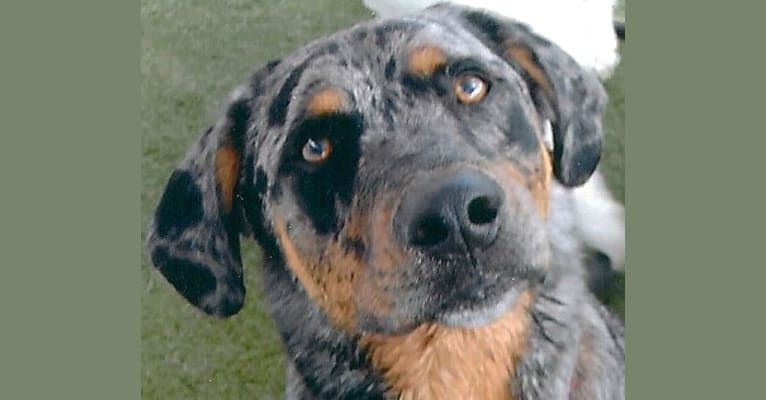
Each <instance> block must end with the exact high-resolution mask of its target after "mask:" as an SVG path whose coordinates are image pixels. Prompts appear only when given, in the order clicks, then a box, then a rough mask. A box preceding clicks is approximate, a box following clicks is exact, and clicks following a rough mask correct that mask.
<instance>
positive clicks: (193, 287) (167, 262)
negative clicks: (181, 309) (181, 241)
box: [152, 248, 236, 314]
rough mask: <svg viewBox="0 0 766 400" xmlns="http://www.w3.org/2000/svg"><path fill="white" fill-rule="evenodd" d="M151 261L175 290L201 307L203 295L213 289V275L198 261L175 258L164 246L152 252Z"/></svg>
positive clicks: (214, 280)
mask: <svg viewBox="0 0 766 400" xmlns="http://www.w3.org/2000/svg"><path fill="white" fill-rule="evenodd" d="M152 263H154V265H156V266H157V269H159V270H160V272H161V273H162V275H164V276H165V279H167V280H168V282H170V284H172V285H173V286H174V287H175V288H176V290H178V291H179V292H180V293H183V294H184V297H186V299H187V300H189V302H190V303H192V304H194V305H195V306H197V307H200V308H202V307H203V306H204V305H203V303H202V299H203V298H204V296H205V295H208V294H210V293H211V292H213V291H214V290H215V287H216V279H215V275H213V273H212V272H210V269H209V268H207V267H206V266H204V265H202V264H200V263H197V262H195V261H193V260H189V259H175V258H173V257H171V256H170V255H169V254H168V252H167V250H166V249H164V248H159V249H157V250H156V251H154V252H153V253H152ZM235 312H236V311H235ZM223 314H225V313H223Z"/></svg>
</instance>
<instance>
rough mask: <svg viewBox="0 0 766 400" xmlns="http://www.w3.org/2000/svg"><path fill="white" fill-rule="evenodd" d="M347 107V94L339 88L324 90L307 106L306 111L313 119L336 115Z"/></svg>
mask: <svg viewBox="0 0 766 400" xmlns="http://www.w3.org/2000/svg"><path fill="white" fill-rule="evenodd" d="M345 107H346V94H345V93H344V92H343V91H342V90H340V89H338V88H334V87H331V88H327V89H322V90H321V91H320V92H319V93H317V94H315V95H314V96H313V97H312V98H311V100H309V102H308V104H307V105H306V111H307V112H308V114H309V115H311V116H313V117H319V116H322V115H329V114H335V113H337V112H339V111H341V110H343V109H344V108H345Z"/></svg>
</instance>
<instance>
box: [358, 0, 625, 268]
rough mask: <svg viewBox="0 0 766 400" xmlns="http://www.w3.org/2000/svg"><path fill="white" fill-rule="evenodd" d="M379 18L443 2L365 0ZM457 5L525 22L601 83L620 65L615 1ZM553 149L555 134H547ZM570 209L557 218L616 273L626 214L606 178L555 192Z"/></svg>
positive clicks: (471, 1)
mask: <svg viewBox="0 0 766 400" xmlns="http://www.w3.org/2000/svg"><path fill="white" fill-rule="evenodd" d="M362 1H363V2H364V4H365V6H367V8H369V9H370V10H372V11H373V12H374V13H375V14H376V15H377V16H379V17H391V16H399V15H404V14H409V13H412V12H415V11H418V10H420V9H423V8H426V7H428V6H431V5H433V4H436V3H440V2H443V1H440V0H362ZM452 2H453V3H456V4H462V5H466V6H469V7H474V8H482V9H486V10H489V11H492V12H495V13H498V14H502V15H505V16H507V17H509V18H513V19H515V20H518V21H520V22H523V23H526V24H527V25H529V26H530V28H531V29H533V30H534V31H535V32H537V33H538V34H540V35H542V36H544V37H546V38H548V39H549V40H550V41H552V42H553V43H556V44H557V45H558V46H559V47H561V48H562V49H564V50H565V51H566V52H568V53H569V54H570V55H571V56H572V58H574V59H575V60H576V61H577V62H579V63H580V64H581V65H583V66H585V67H589V68H592V69H593V70H594V71H595V72H596V73H598V74H599V76H600V77H601V78H602V79H605V78H608V77H609V76H610V75H611V74H612V72H613V70H614V68H615V66H616V65H617V63H618V62H619V54H618V50H617V48H618V42H617V35H616V33H615V26H614V17H613V14H614V6H615V0H452ZM547 136H548V137H547V139H548V143H549V145H551V146H552V144H551V143H552V137H551V133H550V130H549V132H547ZM556 191H557V196H558V197H559V198H560V199H562V201H563V202H565V203H568V207H564V209H562V210H561V215H558V216H556V217H557V218H567V219H571V220H572V225H573V229H575V231H576V232H575V234H576V235H578V236H579V237H580V239H582V241H583V242H584V243H585V244H586V245H587V246H589V247H590V248H592V249H594V250H597V251H600V252H601V253H603V254H605V255H606V256H607V257H609V260H610V263H611V265H612V268H614V269H616V270H623V269H624V265H625V264H624V263H625V210H624V207H623V206H622V205H621V204H620V203H618V202H617V201H615V200H614V199H613V198H612V195H611V194H610V193H609V189H608V188H607V187H606V183H605V181H604V177H603V176H602V175H601V173H600V172H598V171H596V173H595V174H594V175H593V176H592V177H591V179H590V180H588V181H587V182H586V183H585V184H584V185H582V186H580V187H577V188H573V189H564V188H563V187H559V188H556Z"/></svg>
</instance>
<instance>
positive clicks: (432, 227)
mask: <svg viewBox="0 0 766 400" xmlns="http://www.w3.org/2000/svg"><path fill="white" fill-rule="evenodd" d="M448 237H449V227H448V226H447V223H446V222H445V221H444V220H442V219H441V218H439V217H438V216H427V217H424V218H422V219H420V220H419V221H418V222H417V223H416V224H415V229H414V230H413V232H412V237H411V239H410V242H411V243H412V244H413V245H415V246H421V247H432V246H436V245H437V244H439V243H441V242H443V241H445V240H447V238H448Z"/></svg>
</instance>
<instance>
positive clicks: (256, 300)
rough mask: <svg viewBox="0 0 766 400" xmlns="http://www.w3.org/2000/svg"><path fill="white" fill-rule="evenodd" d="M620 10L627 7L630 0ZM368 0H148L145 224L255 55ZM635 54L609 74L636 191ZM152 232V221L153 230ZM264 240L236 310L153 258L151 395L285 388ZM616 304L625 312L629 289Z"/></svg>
mask: <svg viewBox="0 0 766 400" xmlns="http://www.w3.org/2000/svg"><path fill="white" fill-rule="evenodd" d="M620 3H621V4H620V6H619V7H618V10H617V12H616V15H617V16H618V18H621V19H622V18H624V15H625V7H624V1H621V2H620ZM370 17H371V15H370V13H369V12H368V11H367V10H366V9H365V8H364V7H363V6H362V4H361V1H360V0H313V1H301V0H218V1H209V0H207V1H202V0H152V1H150V0H142V2H141V88H140V89H141V128H142V152H143V155H142V160H141V178H142V184H143V191H142V196H141V208H142V227H145V226H146V225H147V224H148V222H149V218H150V216H151V213H152V211H153V208H154V206H155V205H156V204H157V201H158V200H159V196H160V195H161V190H162V188H163V185H164V183H165V181H166V180H167V178H168V176H169V174H170V172H171V170H172V168H173V166H174V165H175V164H176V163H177V162H178V161H179V160H180V158H181V157H182V156H183V154H184V153H185V151H186V149H187V148H188V146H189V145H190V144H191V143H192V141H193V140H194V139H196V137H197V136H198V135H199V134H200V133H201V130H202V129H203V128H205V127H207V125H208V124H209V123H210V122H211V121H212V120H213V118H215V116H216V114H215V113H216V111H217V110H218V109H219V107H220V106H221V101H222V100H223V99H224V98H225V97H226V95H227V93H228V92H229V90H231V89H232V88H233V87H235V86H236V85H238V84H240V83H242V82H243V81H245V79H247V77H248V74H249V73H250V72H251V71H253V70H254V68H255V67H257V66H259V65H261V64H263V63H265V62H266V61H268V60H270V59H273V58H277V57H279V56H281V55H284V54H285V53H287V52H290V51H292V50H294V49H296V48H297V47H300V46H301V45H303V44H305V43H306V42H308V41H310V40H312V39H315V38H317V37H319V36H322V35H324V34H328V33H331V32H334V31H337V30H339V29H341V28H344V27H347V26H350V25H352V24H354V23H355V22H358V21H361V20H363V19H366V18H370ZM624 80H625V69H624V64H623V65H621V66H620V67H618V68H617V70H616V72H615V74H614V76H613V77H612V79H611V80H610V81H608V82H607V83H606V87H607V90H608V92H609V94H610V99H611V104H610V107H609V109H608V111H607V115H606V118H605V126H606V134H607V146H606V154H605V158H604V161H603V164H602V169H603V171H604V172H605V174H606V176H607V180H608V182H609V185H610V187H611V188H612V189H613V191H614V194H615V196H616V197H617V198H618V199H620V200H622V201H624V193H625V189H624V166H625V163H624V160H625V159H624V139H625V130H624V126H625V123H624V105H625V96H624V92H623V87H624V86H623V85H624ZM141 236H142V240H143V239H144V238H145V231H142V232H141ZM259 257H260V255H259V252H258V249H257V248H256V246H254V244H253V243H252V242H250V241H245V242H244V243H243V258H244V260H243V261H244V267H245V275H246V285H247V287H248V298H247V301H246V303H245V307H244V309H243V310H242V311H241V312H240V313H239V314H238V315H236V316H234V317H233V318H231V319H228V320H218V319H213V318H210V317H207V316H205V315H203V314H202V313H200V312H199V311H197V310H196V309H194V308H193V307H192V306H190V305H188V304H187V303H186V302H185V300H183V299H182V298H181V296H179V295H178V294H176V293H175V292H174V291H173V289H172V288H171V287H170V286H169V285H168V284H167V283H166V282H165V281H164V280H163V278H162V277H161V276H160V275H159V274H158V273H156V272H155V271H153V269H152V268H151V266H150V263H149V260H148V257H147V255H146V253H145V251H143V254H142V263H141V270H142V271H141V277H142V279H141V302H142V316H141V328H142V329H141V362H142V367H141V393H142V397H143V398H144V399H240V398H257V399H277V398H281V397H282V394H283V385H284V366H285V362H284V356H283V353H282V347H281V343H280V341H279V338H278V335H277V333H276V332H275V329H274V325H273V322H272V321H271V320H270V319H269V317H268V316H267V314H266V310H265V306H264V304H263V302H262V300H261V286H260V283H259V282H258V279H257V278H258V274H257V268H258V266H259V262H260V258H259ZM612 305H613V306H614V307H615V308H616V309H617V310H618V311H619V312H621V313H622V312H623V311H622V310H623V295H622V292H620V293H618V294H617V295H616V296H614V298H613V300H612Z"/></svg>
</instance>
